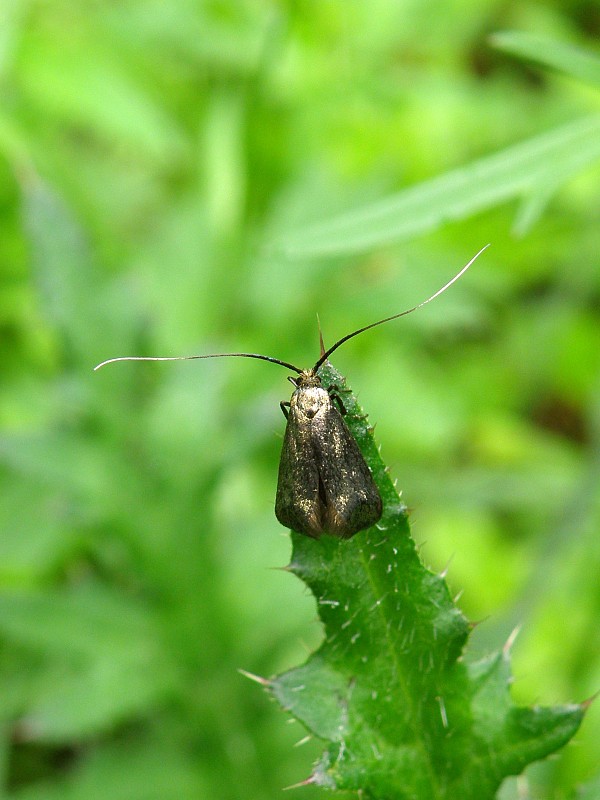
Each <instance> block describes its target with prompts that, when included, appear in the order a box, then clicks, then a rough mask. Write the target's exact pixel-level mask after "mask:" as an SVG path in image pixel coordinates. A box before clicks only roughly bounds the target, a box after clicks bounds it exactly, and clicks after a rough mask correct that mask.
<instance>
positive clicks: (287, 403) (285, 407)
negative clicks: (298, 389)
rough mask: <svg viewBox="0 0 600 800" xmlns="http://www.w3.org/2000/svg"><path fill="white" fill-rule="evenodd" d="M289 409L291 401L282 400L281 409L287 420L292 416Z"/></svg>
mask: <svg viewBox="0 0 600 800" xmlns="http://www.w3.org/2000/svg"><path fill="white" fill-rule="evenodd" d="M289 407H290V401H289V400H282V401H281V403H279V408H280V409H281V410H282V411H283V416H284V417H285V418H286V419H287V418H288V417H289V415H290V412H289V411H288V408H289Z"/></svg>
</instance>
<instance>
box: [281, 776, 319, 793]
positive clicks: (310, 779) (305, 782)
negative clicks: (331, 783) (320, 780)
mask: <svg viewBox="0 0 600 800" xmlns="http://www.w3.org/2000/svg"><path fill="white" fill-rule="evenodd" d="M316 780H317V779H316V777H315V776H314V775H311V776H310V777H308V778H306V779H305V780H303V781H299V782H298V783H292V785H291V786H284V788H283V789H282V791H284V792H287V791H289V790H290V789H299V788H300V787H301V786H311V785H312V784H313V783H316Z"/></svg>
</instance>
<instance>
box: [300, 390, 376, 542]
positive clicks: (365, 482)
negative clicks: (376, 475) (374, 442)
mask: <svg viewBox="0 0 600 800" xmlns="http://www.w3.org/2000/svg"><path fill="white" fill-rule="evenodd" d="M320 428H323V429H324V430H319V429H320ZM312 440H313V449H314V459H315V461H316V468H317V471H318V475H319V485H320V487H321V494H322V496H323V504H324V509H323V512H324V513H323V516H324V519H323V530H324V531H325V532H327V533H330V534H332V535H333V536H338V537H339V538H341V539H349V538H351V537H352V536H354V534H355V533H358V532H359V531H362V530H364V529H365V528H370V527H371V525H375V523H376V522H378V521H379V519H380V518H381V513H382V502H381V495H380V494H379V490H378V488H377V486H376V485H375V481H374V480H373V476H372V475H371V471H370V469H369V467H368V466H367V463H366V461H365V459H364V457H363V455H362V453H361V452H360V449H359V447H358V444H357V443H356V439H355V438H354V437H353V436H352V434H351V433H350V431H349V429H348V426H347V425H346V423H345V422H344V420H343V418H342V416H341V414H340V413H339V412H338V410H337V409H336V408H335V406H334V405H333V402H332V403H331V406H330V407H329V408H328V410H327V414H326V415H324V416H323V418H322V419H321V420H319V422H318V424H317V425H315V428H314V429H313V430H312Z"/></svg>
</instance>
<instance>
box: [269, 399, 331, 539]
mask: <svg viewBox="0 0 600 800" xmlns="http://www.w3.org/2000/svg"><path fill="white" fill-rule="evenodd" d="M299 416H300V415H299V412H298V411H297V409H296V408H295V407H294V406H292V408H290V412H289V416H288V421H287V426H286V429H285V435H284V437H283V446H282V449H281V459H280V461H279V477H278V479H277V496H276V498H275V516H276V517H277V519H278V520H279V522H281V524H282V525H284V526H285V527H286V528H291V529H292V530H294V531H298V532H299V533H304V534H305V535H307V536H312V537H313V538H315V539H318V538H319V536H320V535H321V533H322V532H323V503H322V502H321V499H320V496H319V471H318V469H317V462H316V461H315V453H314V445H313V436H312V432H311V425H310V424H309V425H306V423H305V420H304V419H302V420H299ZM300 423H302V424H300Z"/></svg>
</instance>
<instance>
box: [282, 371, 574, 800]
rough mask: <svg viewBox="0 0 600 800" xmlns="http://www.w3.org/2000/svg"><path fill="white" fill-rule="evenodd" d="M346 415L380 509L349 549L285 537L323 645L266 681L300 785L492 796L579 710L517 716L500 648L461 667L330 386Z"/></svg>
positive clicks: (379, 468)
mask: <svg viewBox="0 0 600 800" xmlns="http://www.w3.org/2000/svg"><path fill="white" fill-rule="evenodd" d="M322 373H323V378H324V384H325V385H331V384H332V383H334V384H335V385H336V386H337V387H342V391H344V404H345V406H346V408H347V411H348V415H347V417H346V419H347V421H348V425H349V427H350V429H351V430H352V433H353V434H354V435H355V436H356V439H357V441H358V443H359V446H360V447H361V450H362V452H363V454H364V456H365V458H366V460H367V463H368V464H369V466H370V467H371V469H372V471H373V475H374V477H375V480H376V482H377V484H378V486H379V488H380V491H381V494H382V498H383V501H384V514H383V517H382V519H381V521H380V522H379V523H378V525H376V526H374V527H373V528H370V529H368V530H367V531H363V532H361V533H359V534H357V535H356V536H354V537H353V538H352V539H350V540H349V541H341V540H338V539H335V538H333V537H329V536H323V537H322V538H321V539H320V540H318V541H315V540H313V539H309V538H307V537H306V536H301V535H299V534H296V533H292V540H293V554H292V560H291V564H290V567H289V568H290V570H291V571H292V572H293V573H294V574H295V575H297V576H298V577H299V578H301V579H302V580H303V581H304V582H305V583H306V585H307V586H308V587H309V588H310V590H311V592H312V593H313V595H314V597H315V599H316V603H317V608H318V612H319V617H320V619H321V621H322V623H323V627H324V640H323V643H322V644H321V646H320V647H319V649H318V650H317V651H316V652H315V653H313V654H312V655H311V656H310V657H309V658H308V660H307V661H306V663H305V664H303V665H302V666H300V667H297V668H296V669H292V670H290V671H289V672H286V673H284V674H282V675H279V676H278V677H276V678H274V679H273V680H272V681H270V682H269V683H268V689H269V691H270V692H272V694H273V695H274V696H275V698H276V699H277V700H278V702H279V703H280V704H281V705H282V706H283V707H284V708H285V709H286V710H287V711H288V712H289V713H290V714H292V715H293V716H294V717H295V718H296V719H298V720H299V721H300V722H302V723H303V725H305V727H306V728H307V729H308V730H309V731H310V732H311V733H312V734H314V735H315V736H317V737H319V738H320V739H322V740H324V742H325V750H324V753H323V755H322V757H321V759H320V760H319V762H318V763H317V764H316V766H315V767H314V770H313V774H312V777H311V782H312V783H315V784H317V785H321V786H324V787H327V788H329V789H337V790H354V791H361V792H362V796H363V797H367V798H373V800H395V799H396V798H398V799H400V798H401V799H402V800H404V798H406V800H408V798H410V799H411V800H420V799H421V798H422V800H436V799H437V798H458V797H460V798H461V800H469V799H470V798H473V800H475V798H476V799H477V800H487V799H488V798H493V797H494V795H495V793H496V790H497V789H498V787H499V786H500V784H501V782H502V780H503V779H504V778H505V777H506V776H508V775H514V774H518V773H520V772H521V771H522V770H523V769H524V768H525V766H527V764H529V763H531V762H532V761H535V760H538V759H541V758H544V757H545V756H547V755H549V754H550V753H552V752H554V751H556V750H557V749H558V748H560V747H561V746H562V745H563V744H565V743H566V742H567V741H568V740H569V739H570V738H571V737H572V736H573V734H574V733H575V732H576V730H577V729H578V727H579V725H580V723H581V720H582V717H583V714H584V711H585V707H584V705H568V706H559V707H553V708H522V707H518V706H515V705H514V704H513V703H512V701H511V699H510V694H509V686H510V680H511V676H510V663H509V652H508V647H506V648H504V649H503V650H501V651H499V652H497V653H494V654H493V655H491V656H489V657H487V658H485V659H483V660H481V661H478V662H476V663H472V664H468V663H466V662H465V661H464V660H463V651H464V648H465V645H466V643H467V639H468V636H469V631H470V628H471V626H470V623H469V622H468V621H467V619H466V618H465V617H464V616H463V614H462V613H461V612H460V610H459V609H458V608H457V607H456V606H455V605H454V603H453V602H452V600H451V598H450V595H449V592H448V588H447V585H446V583H445V581H444V579H443V577H441V576H439V575H434V574H433V573H431V572H430V571H429V570H427V569H426V568H425V567H424V566H423V564H422V563H421V561H420V559H419V556H418V554H417V551H416V548H415V545H414V542H413V540H412V539H411V537H410V531H409V525H408V519H407V514H406V510H405V507H404V506H403V504H402V502H401V500H400V497H399V496H398V494H397V493H396V491H395V489H394V487H393V485H392V482H391V481H390V478H389V476H388V474H387V472H386V470H385V467H384V465H383V463H382V461H381V458H380V456H379V453H378V451H377V448H376V446H375V444H374V442H373V438H372V435H371V429H370V428H369V427H368V424H367V422H366V418H365V417H364V416H363V415H362V412H361V410H360V408H359V407H358V405H357V403H356V401H355V399H354V398H353V397H351V396H350V395H347V394H346V390H345V388H344V383H343V379H342V376H340V375H339V374H338V373H337V372H335V371H334V370H333V369H332V368H331V367H330V366H328V365H327V366H326V367H325V368H324V369H323V370H322Z"/></svg>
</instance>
